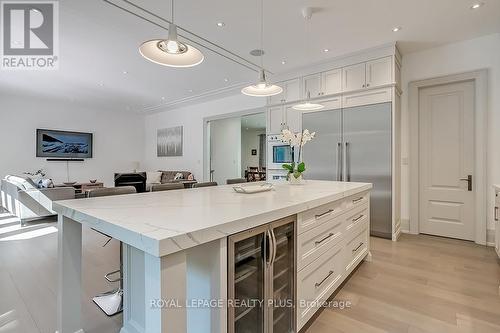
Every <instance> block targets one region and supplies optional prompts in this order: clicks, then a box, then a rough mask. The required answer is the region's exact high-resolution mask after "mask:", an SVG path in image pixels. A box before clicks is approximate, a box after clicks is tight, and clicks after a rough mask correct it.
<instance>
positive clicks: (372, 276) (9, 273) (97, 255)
mask: <svg viewBox="0 0 500 333" xmlns="http://www.w3.org/2000/svg"><path fill="white" fill-rule="evenodd" d="M55 227H56V224H55V223H54V222H51V221H43V222H42V223H39V224H30V225H29V226H28V227H26V228H22V229H20V228H19V222H18V220H17V219H16V218H12V217H11V216H8V215H7V214H2V213H0V333H35V332H36V333H38V332H43V333H54V331H55V326H56V324H55V321H56V292H57V230H56V228H55ZM105 241H106V238H105V237H104V236H102V235H100V234H98V233H96V232H93V231H91V230H90V229H86V228H84V233H83V243H84V253H83V265H84V267H83V271H84V276H83V285H84V290H83V295H84V304H83V322H84V327H83V328H84V329H85V332H86V333H117V332H119V329H120V323H121V315H118V316H115V317H112V318H108V317H107V316H106V315H105V314H104V313H102V312H101V311H100V310H99V309H98V308H97V307H96V306H95V305H94V303H92V300H91V298H92V296H94V295H95V294H98V293H99V292H102V291H108V290H110V289H113V288H114V287H115V286H113V285H109V284H108V283H106V281H105V280H104V278H103V275H104V274H105V273H107V272H109V271H112V270H114V269H116V267H117V264H118V260H119V258H118V253H119V252H118V242H117V241H111V243H110V244H109V245H108V246H106V247H104V248H103V247H102V245H103V244H104V242H105ZM371 241H372V254H373V262H371V263H366V262H365V263H363V264H362V265H361V267H360V268H359V269H358V270H357V271H356V272H355V273H354V274H353V276H352V277H351V278H350V279H349V281H348V282H347V283H346V284H345V285H344V287H343V288H342V290H341V291H339V293H338V294H337V295H336V297H335V299H337V300H346V301H347V300H348V301H351V302H352V304H353V305H352V307H350V308H348V309H347V308H346V309H343V310H340V309H325V310H324V311H323V312H322V313H321V314H320V315H319V316H318V318H317V319H316V321H314V323H312V325H311V326H310V327H309V329H308V330H307V333H326V332H328V333H339V332H344V333H357V332H360V333H361V332H362V333H379V332H398V333H400V332H404V333H448V332H460V333H464V332H477V333H489V332H497V333H498V332H500V296H499V295H498V284H499V280H500V265H499V263H498V262H497V259H496V254H495V252H494V250H493V249H492V248H486V247H483V246H477V245H475V244H473V243H470V242H463V241H458V240H451V239H445V238H439V237H432V236H424V235H419V236H412V235H403V236H402V237H401V240H400V241H399V242H397V243H393V242H391V241H388V240H384V239H380V238H372V240H371Z"/></svg>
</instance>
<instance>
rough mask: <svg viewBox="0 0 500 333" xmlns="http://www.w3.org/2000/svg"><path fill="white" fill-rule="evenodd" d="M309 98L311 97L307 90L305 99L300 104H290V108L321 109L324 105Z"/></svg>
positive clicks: (301, 109) (298, 109) (300, 109)
mask: <svg viewBox="0 0 500 333" xmlns="http://www.w3.org/2000/svg"><path fill="white" fill-rule="evenodd" d="M310 99H311V93H310V92H309V91H308V92H307V99H306V100H305V101H303V102H302V103H300V104H296V105H294V106H292V109H294V110H297V111H315V110H321V109H323V108H324V107H325V106H324V105H323V104H319V103H314V102H311V101H310Z"/></svg>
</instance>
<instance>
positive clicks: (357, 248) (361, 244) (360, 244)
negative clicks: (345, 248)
mask: <svg viewBox="0 0 500 333" xmlns="http://www.w3.org/2000/svg"><path fill="white" fill-rule="evenodd" d="M361 246H363V242H361V243H359V245H358V246H357V247H356V248H355V249H354V250H352V253H354V252H356V251H357V250H359V248H360V247H361Z"/></svg>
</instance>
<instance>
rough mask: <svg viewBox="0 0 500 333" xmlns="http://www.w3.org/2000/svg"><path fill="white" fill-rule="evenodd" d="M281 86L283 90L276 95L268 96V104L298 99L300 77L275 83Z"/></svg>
mask: <svg viewBox="0 0 500 333" xmlns="http://www.w3.org/2000/svg"><path fill="white" fill-rule="evenodd" d="M276 84H277V85H279V86H280V87H281V88H283V92H282V93H281V94H278V95H274V96H271V97H269V104H271V105H275V104H282V103H287V102H293V101H298V100H299V99H300V79H299V78H297V79H293V80H288V81H284V82H278V83H276Z"/></svg>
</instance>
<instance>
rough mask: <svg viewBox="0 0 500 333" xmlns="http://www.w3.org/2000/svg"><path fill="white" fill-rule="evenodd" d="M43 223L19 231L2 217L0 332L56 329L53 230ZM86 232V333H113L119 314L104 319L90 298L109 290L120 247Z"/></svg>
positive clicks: (45, 332)
mask: <svg viewBox="0 0 500 333" xmlns="http://www.w3.org/2000/svg"><path fill="white" fill-rule="evenodd" d="M56 226H57V225H56V223H55V222H52V221H51V220H44V221H41V222H40V223H36V224H29V225H28V226H27V227H24V228H22V229H21V228H20V227H19V220H18V219H17V218H12V217H11V216H8V215H7V214H5V213H3V214H2V213H0V332H1V333H39V332H41V333H54V332H55V330H56V293H57V229H56ZM106 240H107V238H106V237H104V236H102V235H100V234H98V233H96V232H94V231H92V230H90V229H88V228H84V232H83V244H84V247H83V248H84V252H83V271H84V275H83V299H84V302H83V304H82V320H83V323H84V327H83V328H84V330H85V332H86V333H90V332H92V333H116V332H119V330H120V327H121V314H120V315H117V316H115V317H112V318H108V317H107V316H106V315H105V314H104V313H103V312H101V310H100V309H98V308H97V307H96V306H95V305H94V303H93V302H92V297H93V296H95V295H96V294H99V293H101V292H104V291H109V290H112V289H114V288H115V287H116V285H110V284H108V283H107V282H106V281H105V280H104V277H103V276H104V274H106V273H107V272H110V271H113V270H115V269H117V268H118V263H119V243H118V242H117V241H115V240H112V241H111V242H110V243H109V244H108V245H107V246H106V247H104V248H103V247H102V245H103V244H104V243H105V241H106Z"/></svg>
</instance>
